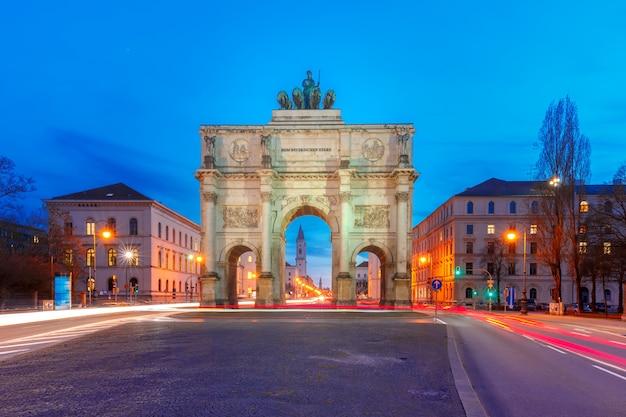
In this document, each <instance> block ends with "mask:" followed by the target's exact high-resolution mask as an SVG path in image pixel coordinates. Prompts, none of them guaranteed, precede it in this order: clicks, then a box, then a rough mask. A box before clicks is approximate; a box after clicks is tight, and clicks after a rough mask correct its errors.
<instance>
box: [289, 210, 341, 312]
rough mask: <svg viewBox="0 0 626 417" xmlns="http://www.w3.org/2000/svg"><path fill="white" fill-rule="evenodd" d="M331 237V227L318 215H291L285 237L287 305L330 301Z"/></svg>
mask: <svg viewBox="0 0 626 417" xmlns="http://www.w3.org/2000/svg"><path fill="white" fill-rule="evenodd" d="M301 213H304V211H302V212H301ZM330 234H331V233H330V227H329V226H328V225H327V224H326V222H325V221H324V220H323V219H322V218H320V217H318V216H316V215H313V214H300V215H298V214H297V213H296V214H294V216H292V218H291V221H290V223H289V224H288V226H287V228H286V230H285V234H284V236H285V268H284V288H285V299H286V301H287V303H292V304H293V303H297V304H311V303H318V304H319V303H329V302H330V301H329V300H330V298H331V288H332V242H331V237H330Z"/></svg>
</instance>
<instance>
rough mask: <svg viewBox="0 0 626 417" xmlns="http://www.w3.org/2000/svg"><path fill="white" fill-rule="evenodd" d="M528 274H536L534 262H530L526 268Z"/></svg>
mask: <svg viewBox="0 0 626 417" xmlns="http://www.w3.org/2000/svg"><path fill="white" fill-rule="evenodd" d="M528 274H529V275H537V264H536V263H534V262H531V263H530V268H529V269H528Z"/></svg>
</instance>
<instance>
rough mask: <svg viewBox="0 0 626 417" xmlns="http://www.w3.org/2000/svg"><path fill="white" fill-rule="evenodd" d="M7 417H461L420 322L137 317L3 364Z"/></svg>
mask: <svg viewBox="0 0 626 417" xmlns="http://www.w3.org/2000/svg"><path fill="white" fill-rule="evenodd" d="M0 375H1V378H2V384H1V385H0V415H3V416H4V415H6V416H121V415H124V416H129V415H132V416H394V417H395V416H446V417H454V416H465V411H464V408H463V405H462V403H461V400H460V397H459V394H458V392H457V388H456V386H455V379H454V375H453V373H452V371H451V367H450V361H449V358H448V338H447V328H446V326H443V325H435V324H433V320H432V318H427V317H426V316H425V315H423V314H420V313H416V312H400V311H365V312H341V311H328V312H322V311H289V310H281V311H275V310H271V311H263V310H261V311H254V310H253V311H220V312H216V311H213V312H206V311H189V312H184V313H178V314H172V315H169V316H164V315H156V316H152V315H144V316H138V317H136V318H134V319H133V320H130V321H129V320H128V319H125V320H124V321H122V322H120V323H119V325H115V326H113V327H106V328H103V329H102V330H99V331H97V332H95V333H88V334H84V335H82V336H80V337H77V338H72V339H67V340H64V341H63V342H61V343H57V344H55V345H53V346H49V347H46V348H44V349H38V350H35V351H32V352H29V353H26V354H21V355H18V356H13V357H11V358H9V359H6V360H2V361H0Z"/></svg>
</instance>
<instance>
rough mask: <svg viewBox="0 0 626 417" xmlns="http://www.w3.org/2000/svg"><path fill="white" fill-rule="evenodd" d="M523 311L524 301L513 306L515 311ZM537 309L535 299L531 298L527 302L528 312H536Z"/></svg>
mask: <svg viewBox="0 0 626 417" xmlns="http://www.w3.org/2000/svg"><path fill="white" fill-rule="evenodd" d="M521 309H522V300H517V301H516V302H515V304H513V310H517V311H520V310H521ZM536 309H537V304H536V303H535V299H534V298H529V299H527V300H526V311H535V310H536Z"/></svg>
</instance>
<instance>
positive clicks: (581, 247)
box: [578, 242, 587, 254]
mask: <svg viewBox="0 0 626 417" xmlns="http://www.w3.org/2000/svg"><path fill="white" fill-rule="evenodd" d="M578 252H580V253H582V254H585V253H587V242H579V243H578Z"/></svg>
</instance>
